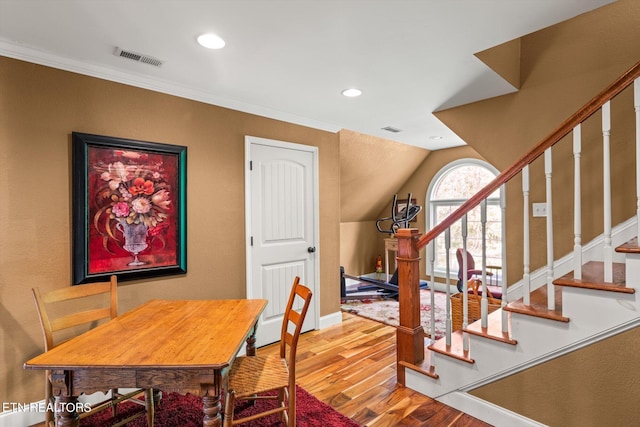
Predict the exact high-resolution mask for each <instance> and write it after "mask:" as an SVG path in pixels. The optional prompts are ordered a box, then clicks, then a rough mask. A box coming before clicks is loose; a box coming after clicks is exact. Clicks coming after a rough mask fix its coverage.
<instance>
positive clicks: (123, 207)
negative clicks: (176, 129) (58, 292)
mask: <svg viewBox="0 0 640 427" xmlns="http://www.w3.org/2000/svg"><path fill="white" fill-rule="evenodd" d="M186 189H187V147H185V146H180V145H172V144H164V143H158V142H148V141H138V140H132V139H125V138H117V137H110V136H102V135H92V134H87V133H80V132H72V233H73V236H72V252H73V256H72V264H73V265H72V276H73V284H74V285H78V284H82V283H89V282H96V281H104V280H108V277H109V276H111V275H113V274H115V275H116V276H118V279H119V280H132V279H141V278H148V277H155V276H166V275H174V274H186V272H187V191H186Z"/></svg>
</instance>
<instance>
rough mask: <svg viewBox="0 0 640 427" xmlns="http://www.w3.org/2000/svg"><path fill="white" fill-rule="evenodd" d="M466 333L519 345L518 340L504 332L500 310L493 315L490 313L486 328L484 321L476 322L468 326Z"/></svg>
mask: <svg viewBox="0 0 640 427" xmlns="http://www.w3.org/2000/svg"><path fill="white" fill-rule="evenodd" d="M509 325H510V323H509ZM509 329H510V328H509ZM464 331H465V332H468V333H470V334H472V335H476V336H480V337H484V338H489V339H492V340H495V341H500V342H504V343H507V344H513V345H515V344H518V341H517V340H514V339H513V338H511V336H510V335H509V332H503V331H502V309H498V310H496V311H494V312H492V313H489V316H487V327H486V328H483V327H482V320H476V321H475V322H473V323H472V324H470V325H469V326H467V327H466V328H465V329H464Z"/></svg>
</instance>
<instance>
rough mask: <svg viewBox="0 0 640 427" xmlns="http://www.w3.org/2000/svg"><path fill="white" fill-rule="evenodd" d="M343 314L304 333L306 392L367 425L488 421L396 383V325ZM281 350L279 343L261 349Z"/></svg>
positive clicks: (438, 426) (466, 426) (460, 425)
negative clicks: (332, 322)
mask: <svg viewBox="0 0 640 427" xmlns="http://www.w3.org/2000/svg"><path fill="white" fill-rule="evenodd" d="M342 318H343V322H342V324H340V325H335V326H332V327H329V328H325V329H323V330H321V331H312V332H308V333H305V334H303V335H301V337H300V341H299V342H298V362H297V383H298V384H299V385H300V386H302V387H303V388H304V389H306V390H307V391H308V392H310V393H311V394H313V395H314V396H316V397H317V398H318V399H320V400H322V401H324V402H325V403H327V404H329V405H331V406H332V407H333V408H335V409H336V410H337V411H339V412H341V413H342V414H344V415H346V416H348V417H350V418H352V419H353V420H355V421H356V422H358V423H359V424H361V425H363V426H368V427H387V426H388V427H391V426H435V427H448V426H453V427H484V426H489V424H487V423H484V422H482V421H480V420H478V419H476V418H473V417H471V416H470V415H467V414H464V413H462V412H460V411H458V410H456V409H454V408H451V407H449V406H447V405H444V404H442V403H440V402H437V401H435V400H433V399H431V398H429V397H426V396H424V395H422V394H420V393H417V392H415V391H413V390H410V389H408V388H405V387H401V386H399V385H398V384H397V383H396V368H395V362H396V349H395V344H396V331H395V328H393V327H391V326H386V325H383V324H381V323H378V322H374V321H372V320H368V319H364V318H362V317H358V316H355V315H353V314H349V313H342ZM277 352H278V347H277V345H270V346H266V347H263V348H260V349H258V353H260V354H277ZM43 425H44V423H42V424H39V425H38V426H43ZM327 427H332V426H327Z"/></svg>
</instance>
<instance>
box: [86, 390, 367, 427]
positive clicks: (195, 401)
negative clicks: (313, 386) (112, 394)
mask: <svg viewBox="0 0 640 427" xmlns="http://www.w3.org/2000/svg"><path fill="white" fill-rule="evenodd" d="M296 398H297V403H296V417H297V423H296V425H297V426H298V427H332V426H336V427H337V426H344V427H359V426H360V424H358V423H356V422H355V421H353V420H352V419H350V418H348V417H346V416H344V415H342V414H341V413H339V412H337V411H336V410H335V409H333V408H332V407H331V406H329V405H327V404H326V403H324V402H321V401H320V400H318V399H316V398H315V397H313V396H312V395H311V394H309V393H308V392H307V391H306V390H304V389H302V388H301V387H299V386H298V387H296ZM275 404H276V402H275V401H266V400H258V401H256V403H255V405H252V404H251V403H250V402H247V401H244V402H238V403H237V404H236V408H235V411H236V417H243V416H247V415H251V414H255V413H258V412H262V411H264V410H265V409H267V408H270V407H275ZM223 407H224V405H223ZM139 409H140V406H139V405H136V404H135V403H131V402H126V403H123V404H120V405H118V412H119V414H118V417H116V420H114V419H113V417H111V411H110V410H108V409H107V410H104V411H101V412H98V413H97V414H94V415H91V416H90V417H87V418H85V419H83V420H81V422H80V426H81V427H107V426H111V425H112V424H113V423H114V421H117V420H118V419H124V418H126V417H127V416H128V414H130V413H131V411H139ZM203 416H204V415H203V413H202V399H201V398H200V397H197V396H193V395H190V394H187V395H184V396H183V395H180V394H178V393H163V394H162V399H161V400H160V402H159V403H158V407H157V408H156V412H155V421H154V423H153V425H154V426H155V427H202V418H203ZM126 425H127V426H128V427H146V425H147V418H146V416H144V415H143V416H141V417H138V418H136V419H135V420H133V421H131V422H130V423H127V424H126ZM246 425H247V426H251V427H276V426H277V427H282V426H284V425H285V424H284V423H283V422H280V416H279V415H278V414H273V415H270V416H268V417H264V418H261V419H258V420H255V421H252V422H251V423H247V424H246Z"/></svg>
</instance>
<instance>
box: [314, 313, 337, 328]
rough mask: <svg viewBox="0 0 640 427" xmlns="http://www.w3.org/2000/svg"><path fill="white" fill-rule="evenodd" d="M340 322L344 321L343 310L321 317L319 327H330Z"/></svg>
mask: <svg viewBox="0 0 640 427" xmlns="http://www.w3.org/2000/svg"><path fill="white" fill-rule="evenodd" d="M340 323H342V312H341V311H336V312H335V313H331V314H327V315H326V316H321V317H320V327H319V329H324V328H328V327H329V326H333V325H338V324H340Z"/></svg>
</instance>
